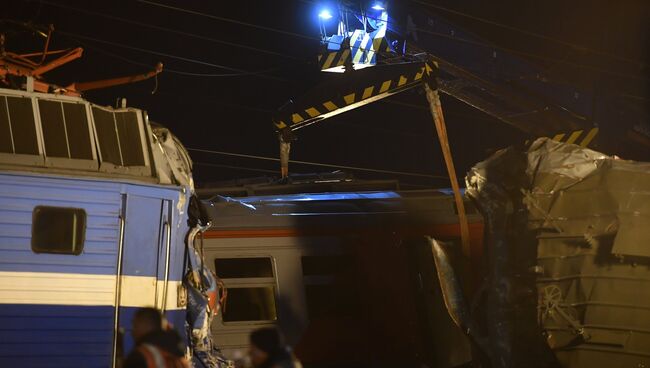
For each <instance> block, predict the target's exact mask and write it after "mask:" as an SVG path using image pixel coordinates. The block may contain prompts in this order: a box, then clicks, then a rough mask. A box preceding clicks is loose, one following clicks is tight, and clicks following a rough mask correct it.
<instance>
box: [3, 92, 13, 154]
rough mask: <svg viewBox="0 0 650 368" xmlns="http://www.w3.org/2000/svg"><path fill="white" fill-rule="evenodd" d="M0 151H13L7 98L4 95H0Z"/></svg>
mask: <svg viewBox="0 0 650 368" xmlns="http://www.w3.org/2000/svg"><path fill="white" fill-rule="evenodd" d="M0 152H4V153H14V143H13V139H12V137H11V123H10V122H9V111H8V110H7V100H6V99H5V97H4V96H0Z"/></svg>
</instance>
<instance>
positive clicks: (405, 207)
mask: <svg viewBox="0 0 650 368" xmlns="http://www.w3.org/2000/svg"><path fill="white" fill-rule="evenodd" d="M203 203H204V204H205V206H206V208H207V209H208V212H209V214H210V217H211V218H212V228H211V230H236V229H253V228H315V227H323V226H336V227H359V226H383V225H386V226H393V225H395V226H402V225H409V226H420V225H421V226H427V225H430V224H454V223H457V222H458V219H457V212H456V206H455V204H454V200H453V196H452V195H451V191H450V190H445V189H442V190H417V191H359V192H336V193H334V192H328V193H300V194H280V195H265V196H251V197H240V198H237V197H227V196H215V197H213V198H211V199H209V200H204V201H203ZM467 207H468V210H469V211H468V212H469V219H470V222H480V221H481V217H480V215H479V214H478V213H477V212H476V210H475V209H474V207H473V206H472V205H471V203H469V202H468V203H467Z"/></svg>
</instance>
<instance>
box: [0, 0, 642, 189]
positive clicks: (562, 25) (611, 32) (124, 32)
mask: <svg viewBox="0 0 650 368" xmlns="http://www.w3.org/2000/svg"><path fill="white" fill-rule="evenodd" d="M427 2H428V3H430V4H434V5H436V6H438V7H429V6H426V4H423V3H427ZM156 4H164V5H170V6H172V7H176V8H180V9H172V8H169V7H161V6H158V5H156ZM390 7H393V8H395V9H396V11H399V10H401V11H405V10H404V9H408V11H422V12H434V13H436V14H437V15H439V16H444V17H446V18H448V19H449V20H450V21H453V22H456V23H457V24H458V25H459V26H461V27H463V28H464V29H466V30H468V31H470V32H472V33H474V34H475V35H477V36H479V37H481V38H482V39H484V40H485V42H491V43H494V44H496V45H499V46H502V47H506V48H511V49H514V50H519V51H522V52H526V53H531V54H536V55H543V56H546V57H547V59H550V60H551V61H549V60H546V61H540V60H539V59H535V58H532V59H531V60H530V62H531V63H537V65H539V66H540V67H542V68H544V69H545V70H547V71H548V72H549V73H551V74H552V75H553V76H554V77H555V78H557V79H558V80H562V81H566V83H568V84H575V85H580V86H583V87H584V88H588V89H590V90H595V91H597V90H599V89H607V90H614V91H616V93H619V94H625V95H627V96H630V97H629V98H630V99H631V100H633V102H634V103H636V105H637V106H639V107H640V108H642V109H645V110H646V111H647V106H648V103H649V102H648V101H649V100H648V98H649V96H648V95H649V93H648V77H649V73H648V67H647V64H648V63H649V62H650V60H649V59H650V58H649V57H648V55H649V52H648V51H649V47H648V44H649V42H650V40H649V34H650V31H649V29H650V27H649V26H648V24H650V22H649V21H650V2H648V1H643V0H639V1H633V0H624V1H616V2H613V1H605V0H598V1H593V0H582V1H515V0H505V1H490V2H488V1H480V0H468V1H458V0H456V1H447V0H445V1H434V0H426V1H410V0H401V1H395V0H394V1H392V2H390V4H389V8H390ZM440 7H444V8H446V9H448V10H453V11H454V12H450V11H445V10H443V9H441V8H440ZM183 10H184V11H183ZM318 10H319V5H317V4H316V2H315V1H311V0H275V1H270V0H269V1H262V0H258V1H243V0H242V1H176V2H172V1H169V0H151V1H149V0H146V1H137V0H134V1H128V2H126V1H110V2H109V1H54V0H48V1H26V0H11V1H9V2H7V3H6V4H4V7H3V10H2V11H3V12H4V13H5V14H3V16H2V18H4V19H13V20H19V21H28V22H32V23H34V24H54V26H55V29H56V32H55V36H54V39H53V40H54V44H53V47H55V48H68V47H75V46H82V47H84V57H83V58H81V59H80V60H77V61H75V62H73V63H71V64H70V65H67V66H65V67H63V68H61V69H60V70H57V71H54V72H51V73H48V74H47V75H46V76H47V78H48V79H49V80H50V81H52V82H55V83H60V84H63V85H65V84H67V83H70V82H73V81H87V80H95V79H103V78H109V77H113V76H120V75H128V74H135V73H141V72H143V71H146V70H147V68H146V67H145V66H146V65H150V66H154V65H155V64H156V62H158V61H162V62H163V63H164V65H165V69H166V71H164V72H163V73H162V74H161V75H159V77H158V79H157V83H156V81H155V80H153V79H151V80H148V81H144V82H140V83H138V84H134V85H129V86H121V87H114V88H109V89H106V90H101V91H94V92H89V93H87V94H86V95H85V97H86V98H87V99H89V100H90V101H92V102H95V103H99V104H103V105H115V102H116V99H117V98H118V97H125V98H127V101H128V104H129V105H130V106H133V107H138V108H142V109H144V110H147V112H148V114H149V116H150V119H151V120H153V121H156V122H158V123H160V124H162V125H165V126H167V127H168V128H170V129H171V130H172V131H173V132H174V133H175V134H176V135H177V136H178V137H179V138H180V139H181V141H182V142H183V143H184V144H185V145H186V147H188V148H189V149H205V150H214V151H223V152H232V153H239V154H248V155H258V156H265V157H277V156H278V146H277V138H276V136H275V134H274V132H273V129H272V127H271V116H272V114H273V112H274V111H275V110H276V109H278V108H279V107H280V106H282V105H283V104H284V103H285V102H286V101H287V100H288V99H290V98H291V97H293V96H296V95H299V94H300V92H301V91H304V90H306V89H307V88H309V87H310V86H313V85H314V84H315V83H316V82H317V81H318V79H319V78H320V76H319V73H318V70H317V66H316V63H315V61H316V55H317V51H318V21H317V16H316V14H317V12H318ZM224 18H225V19H224ZM478 18H480V19H482V20H488V21H491V22H494V24H491V23H490V22H485V21H481V20H478ZM226 19H228V20H231V21H227V20H226ZM244 23H245V24H244ZM509 27H510V28H509ZM529 33H535V34H536V35H544V36H547V37H548V38H547V39H544V38H540V37H537V36H533V35H531V34H529ZM11 36H12V35H11V34H8V37H9V38H8V41H7V48H8V49H10V50H20V51H37V50H38V45H39V43H38V42H34V39H33V38H29V37H25V36H24V35H23V36H20V37H18V36H16V38H11ZM566 44H573V45H581V46H584V50H581V49H576V48H575V47H569V46H567V45H566ZM585 50H588V51H585ZM612 55H615V56H617V57H612ZM183 58H184V59H185V60H182V59H183ZM553 59H555V60H561V61H565V63H560V62H553V61H552V60H553ZM567 61H568V62H571V63H575V64H588V65H595V66H597V67H598V68H600V69H605V70H610V71H614V72H616V71H624V72H626V73H631V74H633V75H635V76H637V77H635V78H628V77H620V76H617V75H616V74H612V73H601V72H597V71H593V70H584V69H581V68H577V67H571V66H570V65H569V64H567V63H566V62H567ZM189 74H198V76H197V75H189ZM224 74H226V75H228V74H235V75H228V76H224ZM154 89H155V93H154V94H152V91H153V90H154ZM443 108H444V110H445V114H446V118H447V125H448V130H449V136H450V139H451V146H452V151H453V152H454V154H455V159H456V161H457V171H458V173H459V176H460V177H461V178H462V177H463V176H464V173H465V172H466V171H467V170H468V169H469V167H471V166H472V165H473V164H474V163H476V162H477V161H480V160H482V159H483V158H485V157H486V155H487V154H489V152H491V151H492V150H494V149H496V148H500V147H504V146H507V145H510V144H512V143H514V142H519V141H523V140H525V139H526V136H525V135H523V134H522V133H520V132H519V131H517V130H515V129H514V128H511V127H509V126H506V125H505V124H503V123H501V122H500V121H498V120H496V119H494V118H491V117H489V116H487V115H486V114H484V113H482V112H479V111H477V110H474V109H473V108H471V107H469V106H467V105H465V104H463V103H461V102H458V101H455V100H453V99H451V98H449V97H447V96H443ZM299 133H300V135H299V141H298V142H296V143H295V144H294V146H293V149H292V159H296V160H303V161H314V162H321V163H330V164H337V165H347V166H355V167H367V168H374V169H382V170H391V171H400V172H412V173H421V174H429V175H435V176H442V177H444V176H445V168H444V163H443V160H442V156H441V154H440V148H439V146H438V143H437V137H436V135H435V129H434V127H433V124H432V121H431V117H430V115H429V111H428V109H427V108H426V99H425V98H424V96H423V95H422V94H421V93H417V92H416V91H409V92H406V93H404V94H400V95H398V96H394V97H391V98H389V99H388V100H387V101H384V102H379V103H375V104H372V105H370V106H366V107H363V108H361V109H358V110H355V111H352V112H349V113H346V114H342V115H339V116H337V117H335V118H333V119H331V120H327V121H325V122H322V123H320V124H317V125H314V126H311V127H309V128H306V129H302V130H301V131H300V132H299ZM190 153H191V155H192V158H193V160H194V161H195V177H196V179H197V181H198V182H199V183H201V182H214V181H220V180H230V179H242V178H250V177H259V176H272V175H276V174H274V172H276V171H277V170H278V163H276V162H272V161H264V160H256V159H243V158H237V157H232V156H225V155H218V154H207V153H200V152H197V151H190ZM647 159H648V160H650V157H648V158H647ZM331 170H333V169H331V168H327V167H318V166H308V165H293V166H291V171H292V172H299V173H311V172H326V171H331ZM349 171H350V172H352V173H353V174H354V175H355V177H357V178H364V179H398V180H400V182H401V183H402V184H403V187H404V188H422V187H426V186H437V187H444V186H448V182H447V181H446V180H445V179H441V178H438V179H434V178H422V177H417V176H407V175H397V174H379V173H369V172H364V171H355V170H349Z"/></svg>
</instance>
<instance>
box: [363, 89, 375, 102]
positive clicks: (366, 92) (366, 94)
mask: <svg viewBox="0 0 650 368" xmlns="http://www.w3.org/2000/svg"><path fill="white" fill-rule="evenodd" d="M374 89H375V86H370V87H368V88H366V89H364V90H363V96H361V99H362V100H365V99H366V98H368V97H370V96H372V91H373V90H374Z"/></svg>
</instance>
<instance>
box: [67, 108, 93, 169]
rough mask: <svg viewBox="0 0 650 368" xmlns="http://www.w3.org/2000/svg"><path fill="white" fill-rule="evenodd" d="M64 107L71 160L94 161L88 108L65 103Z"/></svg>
mask: <svg viewBox="0 0 650 368" xmlns="http://www.w3.org/2000/svg"><path fill="white" fill-rule="evenodd" d="M62 106H63V115H64V116H65V129H66V133H67V135H68V142H69V145H68V147H69V150H70V158H75V159H82V160H92V159H93V150H92V143H91V141H90V134H89V133H90V132H89V129H88V116H87V115H86V106H85V105H83V104H79V103H63V104H62Z"/></svg>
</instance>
